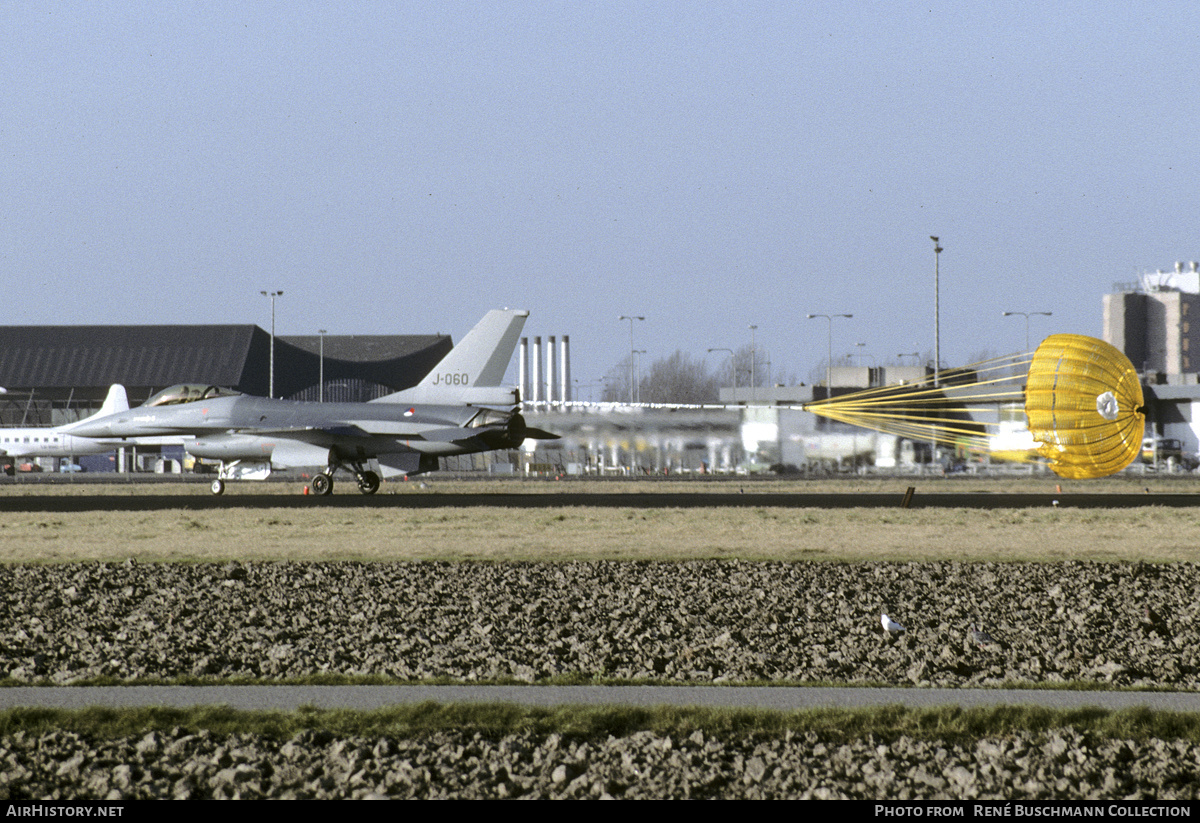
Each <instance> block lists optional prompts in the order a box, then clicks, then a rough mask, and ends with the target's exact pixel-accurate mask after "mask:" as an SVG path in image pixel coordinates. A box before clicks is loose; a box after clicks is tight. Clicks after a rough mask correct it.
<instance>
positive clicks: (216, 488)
mask: <svg viewBox="0 0 1200 823" xmlns="http://www.w3.org/2000/svg"><path fill="white" fill-rule="evenodd" d="M209 488H211V489H212V493H213V494H224V493H225V481H224V480H214V481H213V482H212V486H210V487H209Z"/></svg>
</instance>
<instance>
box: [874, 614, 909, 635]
mask: <svg viewBox="0 0 1200 823" xmlns="http://www.w3.org/2000/svg"><path fill="white" fill-rule="evenodd" d="M879 622H880V623H881V624H882V625H883V630H884V631H885V632H891V633H892V634H897V633H899V632H902V631H904V627H903V626H901V625H900V624H899V623H897V622H896V621H895V620H893V619H892V618H890V617H888V616H887V615H886V614H883V615H881V616H880V617H879Z"/></svg>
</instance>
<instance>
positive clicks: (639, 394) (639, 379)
mask: <svg viewBox="0 0 1200 823" xmlns="http://www.w3.org/2000/svg"><path fill="white" fill-rule="evenodd" d="M632 353H633V354H634V355H642V354H645V353H646V350H645V349H636V350H634V351H633V352H632ZM636 362H637V402H639V403H641V402H642V358H641V357H638V358H637V361H636Z"/></svg>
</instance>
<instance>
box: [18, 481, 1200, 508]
mask: <svg viewBox="0 0 1200 823" xmlns="http://www.w3.org/2000/svg"><path fill="white" fill-rule="evenodd" d="M343 485H345V484H343ZM902 500H903V495H901V494H894V493H893V494H880V493H871V494H806V493H803V492H797V493H766V494H764V493H754V492H751V493H746V494H741V493H738V492H710V493H698V494H692V493H657V492H649V493H629V494H606V493H598V494H588V493H571V492H559V493H542V494H439V493H436V492H430V493H427V494H426V493H417V494H412V493H406V494H387V493H385V492H381V493H380V494H377V495H375V496H373V497H364V496H362V495H360V494H357V493H353V492H347V493H335V494H333V495H332V496H330V497H313V496H311V495H302V494H299V493H297V494H294V495H281V494H226V495H223V496H221V497H215V496H213V495H211V494H209V493H208V492H207V491H206V490H203V489H200V488H197V489H196V490H195V493H194V494H185V495H179V494H171V495H166V494H140V495H112V494H104V493H103V492H102V491H98V492H97V493H94V494H83V495H57V494H56V495H28V496H16V495H11V496H10V495H0V512H84V511H163V510H165V509H188V510H194V511H200V510H209V509H278V508H313V507H316V506H320V507H323V508H371V509H389V508H400V509H429V508H440V507H449V508H471V507H480V506H501V507H505V508H515V509H542V508H561V507H564V506H592V507H599V508H624V507H629V506H635V507H638V508H647V509H662V508H685V509H686V508H756V507H767V508H769V507H779V508H821V509H845V508H896V507H899V506H900V505H901V503H902ZM1054 505H1058V506H1060V507H1062V508H1091V509H1095V508H1105V509H1114V508H1133V507H1138V506H1167V507H1172V508H1179V507H1196V506H1200V493H1197V494H991V493H987V492H976V493H969V492H967V493H957V494H951V493H940V492H939V493H925V492H921V491H918V492H917V493H916V494H914V495H913V498H912V501H911V508H914V509H920V508H967V509H1006V508H1007V509H1029V508H1049V507H1051V506H1054Z"/></svg>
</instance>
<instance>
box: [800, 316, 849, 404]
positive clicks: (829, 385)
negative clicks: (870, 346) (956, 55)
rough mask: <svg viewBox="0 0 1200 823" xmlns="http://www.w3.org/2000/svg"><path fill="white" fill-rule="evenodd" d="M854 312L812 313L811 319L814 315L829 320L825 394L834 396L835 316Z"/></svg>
mask: <svg viewBox="0 0 1200 823" xmlns="http://www.w3.org/2000/svg"><path fill="white" fill-rule="evenodd" d="M853 316H854V315H853V314H810V315H809V316H808V319H809V320H812V319H813V318H814V317H824V318H825V319H826V320H827V321H829V329H828V331H829V334H828V337H829V339H828V343H829V347H828V349H827V354H826V358H825V396H826V397H832V396H833V318H835V317H853Z"/></svg>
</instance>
